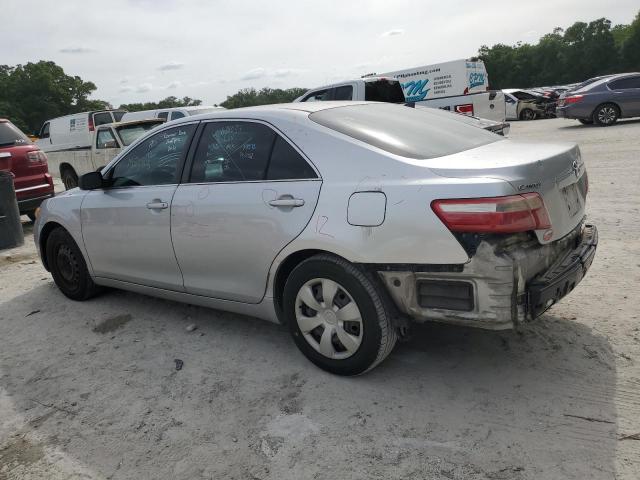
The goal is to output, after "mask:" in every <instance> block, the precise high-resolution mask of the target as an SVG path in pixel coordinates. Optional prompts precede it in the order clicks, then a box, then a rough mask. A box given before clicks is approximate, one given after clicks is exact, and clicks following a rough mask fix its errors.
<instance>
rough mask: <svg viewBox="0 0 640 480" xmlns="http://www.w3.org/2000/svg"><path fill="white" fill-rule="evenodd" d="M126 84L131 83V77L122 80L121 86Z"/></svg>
mask: <svg viewBox="0 0 640 480" xmlns="http://www.w3.org/2000/svg"><path fill="white" fill-rule="evenodd" d="M125 83H129V77H124V78H123V79H121V80H120V85H124V84H125Z"/></svg>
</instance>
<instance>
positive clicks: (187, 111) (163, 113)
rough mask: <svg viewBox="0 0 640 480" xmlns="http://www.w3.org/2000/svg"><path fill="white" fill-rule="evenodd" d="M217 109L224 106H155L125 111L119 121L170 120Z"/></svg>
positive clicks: (222, 108) (221, 108)
mask: <svg viewBox="0 0 640 480" xmlns="http://www.w3.org/2000/svg"><path fill="white" fill-rule="evenodd" d="M218 110H224V107H213V106H206V105H198V106H195V107H175V108H157V109H154V110H140V111H137V112H127V113H125V114H124V115H123V116H122V119H121V121H123V122H130V121H132V120H148V119H153V118H159V119H162V120H166V121H171V120H176V119H178V118H183V117H188V116H191V115H202V114H203V113H211V112H217V111H218Z"/></svg>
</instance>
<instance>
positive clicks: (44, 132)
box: [40, 122, 49, 138]
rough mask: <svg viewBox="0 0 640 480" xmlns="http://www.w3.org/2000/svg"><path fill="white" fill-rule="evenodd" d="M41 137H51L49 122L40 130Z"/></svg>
mask: <svg viewBox="0 0 640 480" xmlns="http://www.w3.org/2000/svg"><path fill="white" fill-rule="evenodd" d="M40 138H49V122H47V123H45V124H44V125H43V126H42V131H41V132H40Z"/></svg>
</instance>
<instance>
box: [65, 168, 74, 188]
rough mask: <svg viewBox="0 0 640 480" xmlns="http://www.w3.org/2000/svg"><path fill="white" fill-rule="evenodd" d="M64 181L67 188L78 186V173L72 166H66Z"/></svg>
mask: <svg viewBox="0 0 640 480" xmlns="http://www.w3.org/2000/svg"><path fill="white" fill-rule="evenodd" d="M62 183H64V188H65V190H71V189H72V188H76V187H77V186H78V175H76V172H74V171H73V170H72V169H71V168H66V169H64V170H63V171H62Z"/></svg>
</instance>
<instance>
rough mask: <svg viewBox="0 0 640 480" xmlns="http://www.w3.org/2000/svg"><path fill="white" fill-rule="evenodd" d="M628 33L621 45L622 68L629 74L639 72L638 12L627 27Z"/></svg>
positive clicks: (639, 36)
mask: <svg viewBox="0 0 640 480" xmlns="http://www.w3.org/2000/svg"><path fill="white" fill-rule="evenodd" d="M629 27H630V28H629V32H628V35H627V36H626V38H624V39H623V43H622V44H621V49H622V59H623V62H624V67H625V69H626V70H627V71H629V72H638V71H640V12H638V15H636V18H635V20H634V21H633V22H632V23H631V25H629Z"/></svg>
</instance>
